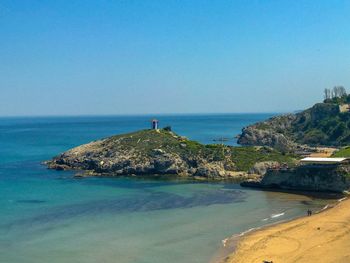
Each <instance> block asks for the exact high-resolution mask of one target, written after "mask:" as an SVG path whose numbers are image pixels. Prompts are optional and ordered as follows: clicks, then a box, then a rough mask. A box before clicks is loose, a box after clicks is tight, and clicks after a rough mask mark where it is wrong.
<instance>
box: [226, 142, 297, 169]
mask: <svg viewBox="0 0 350 263" xmlns="http://www.w3.org/2000/svg"><path fill="white" fill-rule="evenodd" d="M232 160H233V162H234V163H235V164H236V167H237V170H240V171H248V170H249V169H250V168H252V167H253V166H254V164H255V163H257V162H265V161H276V162H279V163H287V164H288V165H289V166H293V165H294V164H295V162H296V158H295V156H292V155H289V154H282V153H280V152H279V151H276V150H274V149H272V148H269V147H254V146H247V147H232Z"/></svg>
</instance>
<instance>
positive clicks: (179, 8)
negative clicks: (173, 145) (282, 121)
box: [0, 0, 350, 116]
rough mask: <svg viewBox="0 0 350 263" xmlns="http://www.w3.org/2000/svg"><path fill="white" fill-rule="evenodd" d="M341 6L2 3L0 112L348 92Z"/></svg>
mask: <svg viewBox="0 0 350 263" xmlns="http://www.w3.org/2000/svg"><path fill="white" fill-rule="evenodd" d="M349 13H350V1H337V0H332V1H331V0H329V1H322V0H318V1H311V0H307V1H302V0H298V1H294V0H290V1H283V0H281V1H277V0H274V1H268V0H266V1H262V0H261V1H254V0H250V1H246V0H242V1H240V0H235V1H220V0H217V1H206V0H199V1H194V0H183V1H180V0H176V1H175V0H159V1H156V0H139V1H134V0H119V1H118V0H114V1H105V0H99V1H97V0H94V1H91V0H82V1H79V0H74V1H71V0H59V1H56V0H52V1H48V0H38V1H35V0H27V1H23V0H19V1H17V0H0V116H32V115H33V116H34V115H41V116H43V115H45V116H46V115H100V114H101V115H104V114H152V113H162V114H168V113H236V112H237V113H240V112H291V111H295V110H301V109H304V108H306V107H310V106H312V105H313V104H314V103H316V102H318V101H321V100H322V99H323V90H324V89H325V88H331V87H333V86H335V85H343V86H344V87H345V88H348V90H349V92H350V74H349V73H350V72H349V71H350V21H349V19H350V18H349Z"/></svg>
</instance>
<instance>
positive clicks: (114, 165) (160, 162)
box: [46, 129, 295, 180]
mask: <svg viewBox="0 0 350 263" xmlns="http://www.w3.org/2000/svg"><path fill="white" fill-rule="evenodd" d="M273 161H274V162H279V163H282V162H287V163H289V164H293V163H294V162H295V159H294V157H293V156H290V155H286V154H284V155H283V154H281V153H280V152H278V151H276V150H274V149H271V148H269V147H230V146H224V145H220V144H216V145H203V144H200V143H198V142H195V141H191V140H188V139H187V138H185V137H182V136H179V135H177V134H175V133H174V132H172V131H168V130H164V129H160V130H142V131H137V132H133V133H129V134H123V135H116V136H112V137H109V138H105V139H102V140H97V141H94V142H90V143H88V144H84V145H81V146H78V147H76V148H73V149H71V150H68V151H66V152H64V153H62V154H60V155H58V156H56V157H54V158H53V159H52V160H50V161H47V162H46V164H47V166H48V167H49V168H51V169H56V170H79V171H83V172H84V173H83V175H93V176H118V175H136V176H138V175H177V176H186V177H195V178H214V179H218V178H219V179H220V178H235V179H241V180H244V179H248V178H255V179H256V178H257V177H259V176H260V175H259V173H260V174H262V173H264V171H265V170H266V166H267V165H268V164H269V162H273Z"/></svg>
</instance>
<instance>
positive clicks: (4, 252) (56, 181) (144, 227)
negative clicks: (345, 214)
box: [0, 114, 325, 263]
mask: <svg viewBox="0 0 350 263" xmlns="http://www.w3.org/2000/svg"><path fill="white" fill-rule="evenodd" d="M269 116H272V114H232V115H208V116H205V115H193V116H190V115H186V116H180V115H178V116H176V115H173V116H159V117H158V118H159V119H160V123H161V125H163V126H164V125H168V124H169V125H171V126H172V127H173V129H174V130H175V131H176V132H178V133H180V134H182V135H185V136H187V137H189V138H191V139H195V140H198V141H200V142H203V143H212V140H213V139H215V138H219V137H228V138H231V140H230V141H228V142H227V143H228V144H231V145H234V144H235V142H234V140H233V137H234V136H235V135H236V134H238V133H239V131H240V129H241V128H242V127H243V126H245V125H247V124H249V123H252V122H255V121H258V120H262V119H265V118H266V117H269ZM150 118H151V116H124V117H116V116H114V117H113V116H111V117H71V118H63V117H62V118H59V117H57V118H1V119H0V194H1V198H0V211H1V212H0V262H4V263H7V262H8V263H17V262H26V263H27V262H28V263H31V262H33V263H34V262H35V263H41V262H42V263H44V262H45V263H46V262H53V263H55V262H72V263H73V262H74V263H75V262H117V263H164V262H167V263H172V262H184V263H192V262H209V261H210V260H211V258H212V256H213V255H214V254H215V252H216V251H218V249H219V248H220V247H221V246H222V242H221V240H223V239H224V238H226V237H228V236H230V235H232V234H234V233H240V232H242V231H244V230H246V229H249V228H251V227H257V226H261V225H264V224H269V223H273V222H276V221H278V220H282V219H289V218H293V217H296V216H299V215H304V214H305V211H306V210H307V209H308V208H309V207H311V208H312V209H318V208H320V207H321V206H323V205H324V203H325V201H323V200H318V199H311V198H309V197H305V196H297V195H292V194H280V193H270V192H263V191H256V190H249V189H243V188H240V187H239V186H238V185H236V184H233V183H208V182H193V181H184V180H168V181H165V180H163V181H161V180H154V179H144V178H143V179H138V178H123V177H121V178H88V179H75V178H73V173H72V172H67V171H51V170H47V169H46V168H45V167H44V166H42V165H41V164H40V163H41V161H43V160H47V159H49V158H51V157H52V156H54V155H56V154H58V153H60V152H62V151H64V150H67V149H69V148H71V147H73V146H76V145H79V144H81V143H86V142H88V141H91V140H94V139H98V138H101V137H106V136H109V135H112V134H117V133H122V132H128V131H134V130H137V129H141V128H147V127H148V126H149V119H150Z"/></svg>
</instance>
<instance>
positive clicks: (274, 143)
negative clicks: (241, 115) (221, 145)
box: [238, 95, 350, 152]
mask: <svg viewBox="0 0 350 263" xmlns="http://www.w3.org/2000/svg"><path fill="white" fill-rule="evenodd" d="M348 101H350V95H348V96H345V97H344V98H336V99H333V100H327V101H325V102H323V103H317V104H315V105H314V106H312V107H311V108H309V109H306V110H304V111H301V112H299V113H296V114H286V115H281V116H277V117H272V118H270V119H268V120H265V121H262V122H258V123H255V124H252V125H249V126H247V127H245V128H243V130H242V133H241V134H240V135H239V136H238V143H239V144H242V145H261V146H270V147H273V148H275V149H277V150H279V151H282V152H295V151H298V150H301V151H302V150H303V149H311V148H310V147H318V146H335V147H339V146H345V145H349V144H350V130H349V127H350V111H349V109H350V108H349V107H348V106H346V105H348V104H344V103H348ZM344 105H345V106H344ZM344 109H345V110H344Z"/></svg>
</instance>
